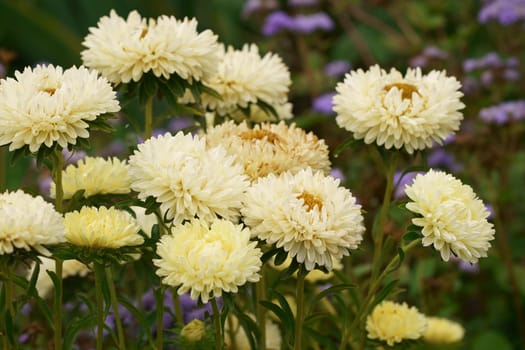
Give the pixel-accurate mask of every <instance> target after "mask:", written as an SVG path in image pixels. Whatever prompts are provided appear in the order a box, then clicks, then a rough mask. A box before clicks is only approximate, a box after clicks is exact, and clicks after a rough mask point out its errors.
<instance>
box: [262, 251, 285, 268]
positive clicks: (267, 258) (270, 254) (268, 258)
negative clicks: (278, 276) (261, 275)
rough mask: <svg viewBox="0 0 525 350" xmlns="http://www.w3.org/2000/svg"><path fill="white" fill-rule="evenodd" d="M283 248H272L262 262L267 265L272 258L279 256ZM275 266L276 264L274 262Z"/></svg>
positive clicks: (264, 255)
mask: <svg viewBox="0 0 525 350" xmlns="http://www.w3.org/2000/svg"><path fill="white" fill-rule="evenodd" d="M281 250H282V248H272V249H270V250H268V251H267V252H266V253H264V254H263V255H262V257H261V261H262V263H263V264H265V263H266V262H267V261H268V260H270V259H271V258H272V256H274V255H275V254H277V253H278V252H279V251H281ZM274 265H275V262H274Z"/></svg>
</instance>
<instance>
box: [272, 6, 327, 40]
mask: <svg viewBox="0 0 525 350" xmlns="http://www.w3.org/2000/svg"><path fill="white" fill-rule="evenodd" d="M333 28H334V21H333V20H332V19H331V18H330V16H328V15H327V14H326V13H324V12H318V13H313V14H308V15H304V14H299V15H295V16H290V15H288V14H287V13H286V12H283V11H275V12H272V13H271V14H270V15H269V16H268V17H267V18H266V21H265V23H264V26H263V29H262V32H263V34H264V35H266V36H272V35H276V34H278V33H279V32H281V31H284V30H288V31H291V32H294V33H301V34H310V33H312V32H314V31H316V30H323V31H330V30H332V29H333Z"/></svg>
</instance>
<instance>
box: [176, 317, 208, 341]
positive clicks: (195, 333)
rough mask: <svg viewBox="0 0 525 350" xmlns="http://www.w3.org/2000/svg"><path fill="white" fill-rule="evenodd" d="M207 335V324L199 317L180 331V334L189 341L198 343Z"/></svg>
mask: <svg viewBox="0 0 525 350" xmlns="http://www.w3.org/2000/svg"><path fill="white" fill-rule="evenodd" d="M205 335H206V324H205V323H204V322H202V321H201V320H199V319H194V320H191V321H190V322H189V323H188V324H186V325H185V326H184V327H183V328H182V330H181V331H180V336H181V337H183V338H184V339H186V340H187V341H189V342H192V343H196V342H198V341H199V340H201V339H202V338H203V337H204V336H205Z"/></svg>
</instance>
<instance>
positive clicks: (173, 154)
mask: <svg viewBox="0 0 525 350" xmlns="http://www.w3.org/2000/svg"><path fill="white" fill-rule="evenodd" d="M234 161H235V159H234V157H233V156H231V155H227V154H226V150H225V149H224V147H222V146H220V145H219V146H217V147H207V146H206V143H205V140H204V138H202V137H200V136H192V135H190V134H188V135H184V133H182V132H179V133H177V134H176V135H175V136H173V135H170V134H165V135H161V136H158V137H154V138H151V139H149V140H147V141H146V142H144V143H143V144H140V145H139V146H138V150H136V151H135V152H134V153H133V155H132V156H130V158H129V165H130V176H131V181H132V184H131V188H132V189H133V190H134V191H136V192H138V197H139V198H140V199H143V200H145V199H146V198H148V197H149V196H153V197H155V199H156V200H157V202H159V203H160V209H161V211H162V213H163V214H164V213H166V217H167V219H169V220H171V219H173V222H174V223H175V224H177V223H181V222H183V221H184V220H189V219H192V218H194V217H198V218H200V219H204V220H207V221H211V220H214V219H215V218H216V217H219V216H220V217H222V218H226V219H229V220H234V221H235V220H238V218H239V216H240V212H239V211H240V208H241V197H242V194H243V193H244V191H245V190H246V188H247V187H248V185H249V182H248V178H247V177H246V175H245V174H244V172H243V169H242V167H241V166H240V165H238V164H236V163H235V162H234Z"/></svg>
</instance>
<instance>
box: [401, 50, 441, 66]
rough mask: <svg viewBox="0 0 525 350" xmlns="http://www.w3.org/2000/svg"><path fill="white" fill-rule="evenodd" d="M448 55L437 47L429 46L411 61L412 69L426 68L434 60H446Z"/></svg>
mask: <svg viewBox="0 0 525 350" xmlns="http://www.w3.org/2000/svg"><path fill="white" fill-rule="evenodd" d="M447 58H448V53H447V52H446V51H443V50H441V49H440V48H438V47H436V46H427V47H425V48H424V49H423V52H421V53H420V54H419V55H417V56H414V57H413V58H412V59H411V60H410V66H411V67H422V68H424V67H426V66H428V64H429V63H430V61H432V60H446V59H447Z"/></svg>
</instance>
